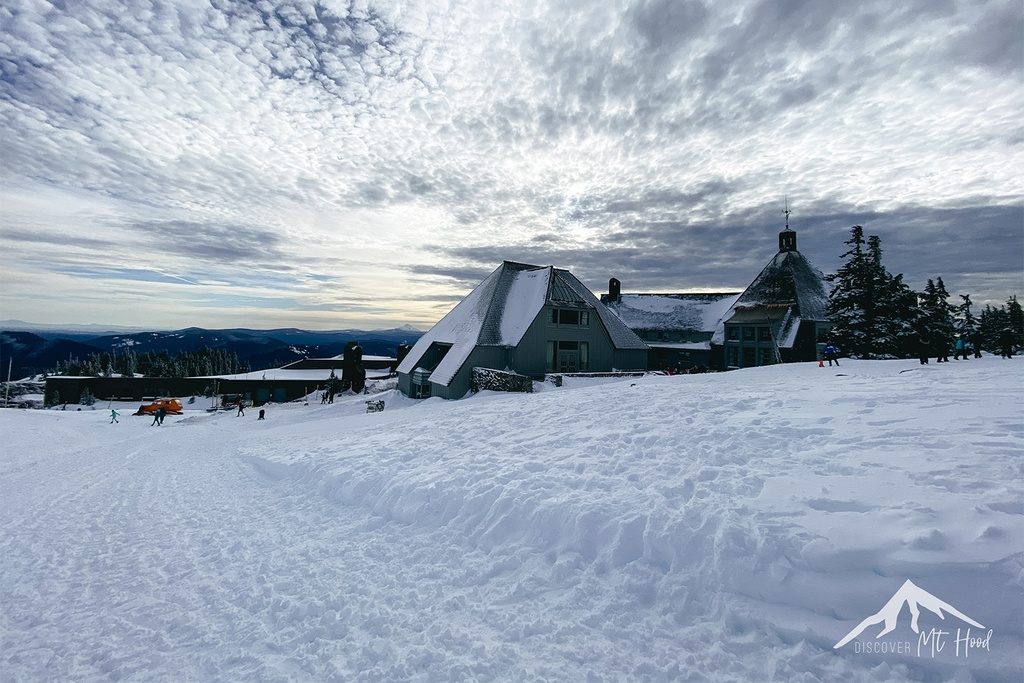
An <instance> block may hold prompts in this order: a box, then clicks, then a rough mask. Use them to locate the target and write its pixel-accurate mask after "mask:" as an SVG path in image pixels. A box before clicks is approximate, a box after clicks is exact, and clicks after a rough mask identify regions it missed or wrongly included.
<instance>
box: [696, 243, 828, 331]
mask: <svg viewBox="0 0 1024 683" xmlns="http://www.w3.org/2000/svg"><path fill="white" fill-rule="evenodd" d="M780 305H782V306H785V307H787V308H788V309H789V315H787V316H786V317H785V319H776V318H775V317H774V316H773V323H774V322H776V320H777V321H778V323H781V325H780V326H779V329H778V330H777V331H776V332H777V339H778V340H779V341H778V344H779V346H783V347H789V346H792V344H793V342H794V341H795V339H796V331H797V328H799V326H800V323H801V322H802V321H805V320H813V321H825V320H827V319H828V315H827V314H826V307H827V306H828V291H827V289H826V286H825V276H824V274H823V273H822V272H821V271H820V270H818V269H817V268H815V267H814V266H813V265H811V262H810V261H808V260H807V257H806V256H804V255H803V254H801V253H800V252H798V251H796V250H795V249H792V250H780V251H779V252H778V253H777V254H775V257H774V258H772V260H771V261H769V262H768V265H767V266H765V267H764V270H762V271H761V273H760V274H759V275H758V276H757V277H756V278H754V281H753V282H751V283H750V285H749V286H748V287H747V288H746V289H745V290H743V293H742V294H740V296H739V298H738V299H737V300H736V303H735V304H733V306H732V309H731V311H730V313H728V314H726V315H725V316H724V318H723V322H730V317H732V316H735V315H737V313H738V312H741V311H744V310H746V311H749V310H750V309H755V308H767V307H771V308H775V307H777V306H780ZM745 315H746V316H747V317H749V315H750V314H749V313H747V314H745ZM738 320H739V319H738V318H736V321H738ZM773 326H774V325H773ZM724 335H725V332H724V326H720V327H719V329H718V330H716V332H715V336H714V338H713V339H712V343H715V344H721V343H722V341H723V339H724Z"/></svg>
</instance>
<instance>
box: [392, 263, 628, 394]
mask: <svg viewBox="0 0 1024 683" xmlns="http://www.w3.org/2000/svg"><path fill="white" fill-rule="evenodd" d="M552 292H558V294H557V297H556V298H558V299H559V300H560V301H561V300H566V299H571V303H585V304H587V305H589V306H592V307H594V309H595V310H596V311H597V314H598V318H599V319H600V320H601V323H602V324H603V325H604V327H605V329H606V330H607V331H608V335H609V336H610V337H611V339H612V342H613V343H614V344H615V346H616V347H618V348H637V349H644V348H647V347H646V345H645V344H644V343H643V341H642V340H641V339H640V338H639V337H637V336H636V335H635V334H634V333H633V332H632V331H631V330H630V329H629V328H627V327H626V326H625V325H623V324H622V322H621V321H620V320H619V319H618V318H616V317H615V316H613V315H611V314H610V313H608V311H607V309H605V307H604V305H603V304H601V302H600V301H598V299H597V297H595V296H594V294H593V292H591V291H590V290H589V289H587V288H586V286H585V285H584V284H583V283H582V282H580V281H579V280H578V279H577V278H576V277H575V276H574V275H573V274H572V273H570V272H569V271H567V270H560V269H557V268H553V267H552V266H532V265H528V264H525V263H515V262H513V261H505V262H503V263H502V264H501V265H500V266H499V267H498V268H497V269H496V270H495V271H494V272H493V273H491V274H490V275H489V276H487V278H486V279H485V280H484V281H483V282H482V283H480V284H479V285H478V286H477V287H476V289H474V290H473V291H472V292H470V293H469V295H467V296H466V298H465V299H463V300H462V301H460V302H459V303H458V305H456V306H455V308H453V309H452V310H451V311H449V312H448V314H447V315H446V316H444V317H443V318H442V319H441V320H440V321H438V323H437V324H436V325H434V326H433V327H432V328H430V329H429V330H428V331H427V332H426V333H425V334H424V335H423V336H422V337H420V338H419V340H418V341H417V342H416V344H415V345H414V346H413V347H412V350H411V351H409V354H408V355H407V356H406V357H405V359H404V360H403V361H402V363H401V364H400V365H399V366H398V372H400V373H405V374H408V373H411V372H412V371H413V370H414V369H415V368H416V367H417V366H418V365H419V364H420V361H421V360H422V358H423V356H424V354H425V353H426V352H427V350H428V349H429V348H430V346H431V345H432V344H435V343H437V344H445V345H450V346H451V348H450V349H449V350H448V352H447V354H445V356H444V358H443V359H442V360H441V362H440V363H438V365H437V367H436V368H434V369H433V371H432V372H431V375H430V381H431V382H434V383H436V384H441V385H447V384H448V383H449V382H451V380H452V379H453V378H454V377H455V374H456V373H457V372H458V371H459V369H460V368H461V367H462V365H463V364H464V363H465V362H466V359H467V358H469V355H470V354H471V353H472V352H473V349H474V348H475V347H476V346H477V345H489V346H517V345H518V344H519V342H521V341H522V339H523V335H525V334H526V331H527V329H528V328H529V327H530V324H531V323H532V322H533V321H534V320H535V319H536V317H537V314H538V313H539V312H540V311H541V309H542V308H543V307H544V305H545V304H546V303H547V302H548V299H549V297H551V296H555V295H554V294H552ZM567 302H568V301H567Z"/></svg>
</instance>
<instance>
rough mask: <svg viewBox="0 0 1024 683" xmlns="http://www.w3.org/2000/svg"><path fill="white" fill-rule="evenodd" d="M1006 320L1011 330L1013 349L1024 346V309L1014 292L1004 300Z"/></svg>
mask: <svg viewBox="0 0 1024 683" xmlns="http://www.w3.org/2000/svg"><path fill="white" fill-rule="evenodd" d="M1006 322H1007V326H1008V327H1009V328H1010V329H1011V330H1012V331H1013V348H1014V350H1015V351H1016V350H1019V349H1021V348H1024V309H1022V308H1021V306H1020V303H1018V301H1017V295H1016V294H1014V295H1013V296H1011V297H1010V298H1009V299H1007V301H1006Z"/></svg>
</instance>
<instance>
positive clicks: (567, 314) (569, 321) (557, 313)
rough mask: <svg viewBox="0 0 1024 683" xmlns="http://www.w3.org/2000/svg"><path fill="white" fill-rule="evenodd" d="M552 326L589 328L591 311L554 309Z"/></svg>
mask: <svg viewBox="0 0 1024 683" xmlns="http://www.w3.org/2000/svg"><path fill="white" fill-rule="evenodd" d="M551 324H552V325H571V326H574V327H587V326H588V325H590V311H583V310H580V309H578V308H552V309H551Z"/></svg>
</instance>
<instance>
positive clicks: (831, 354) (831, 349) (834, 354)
mask: <svg viewBox="0 0 1024 683" xmlns="http://www.w3.org/2000/svg"><path fill="white" fill-rule="evenodd" d="M824 352H825V360H827V361H828V364H829V366H831V365H832V361H835V363H836V366H837V367H838V366H839V349H838V348H836V345H835V344H833V343H832V342H829V343H828V344H825V349H824Z"/></svg>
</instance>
